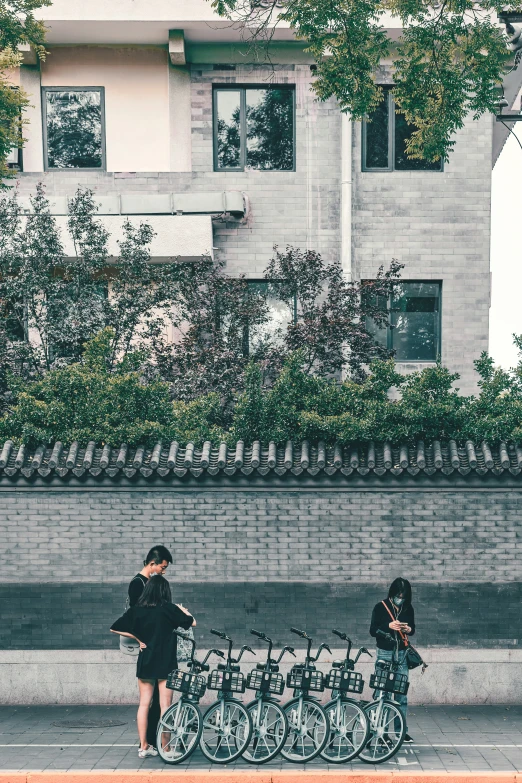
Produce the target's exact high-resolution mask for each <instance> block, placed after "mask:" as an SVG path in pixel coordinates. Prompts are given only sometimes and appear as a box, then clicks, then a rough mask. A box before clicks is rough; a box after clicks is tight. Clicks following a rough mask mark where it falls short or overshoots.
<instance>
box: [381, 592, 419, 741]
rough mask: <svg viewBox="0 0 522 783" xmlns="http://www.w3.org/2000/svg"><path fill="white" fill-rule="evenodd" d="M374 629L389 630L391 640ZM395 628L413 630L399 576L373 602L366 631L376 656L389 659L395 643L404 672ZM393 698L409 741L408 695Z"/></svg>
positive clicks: (403, 652) (404, 671) (401, 644)
mask: <svg viewBox="0 0 522 783" xmlns="http://www.w3.org/2000/svg"><path fill="white" fill-rule="evenodd" d="M378 631H384V632H385V633H388V634H391V635H392V636H393V637H394V639H395V641H394V642H391V641H390V640H388V639H385V638H383V637H382V636H381V635H380V634H379V635H377V632H378ZM399 631H401V632H402V634H403V635H406V636H413V634H414V633H415V613H414V611H413V606H412V605H411V585H410V583H409V582H408V580H407V579H401V578H399V579H395V580H394V581H393V582H392V583H391V585H390V589H389V590H388V597H387V598H386V600H385V601H379V603H378V604H375V606H374V609H373V612H372V620H371V624H370V634H371V636H374V637H376V639H377V660H381V661H391V660H392V656H393V651H394V649H395V648H396V646H397V645H398V650H399V672H400V674H405V675H406V676H408V666H407V665H406V660H405V658H406V645H405V644H404V640H403V638H402V636H401V634H400V633H399ZM395 700H396V701H397V702H398V703H399V705H400V708H401V710H402V713H403V715H404V720H405V722H406V736H405V738H404V742H413V740H412V738H411V737H410V735H409V734H408V724H407V709H408V697H407V696H402V695H400V694H395Z"/></svg>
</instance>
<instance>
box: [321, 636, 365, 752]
mask: <svg viewBox="0 0 522 783" xmlns="http://www.w3.org/2000/svg"><path fill="white" fill-rule="evenodd" d="M332 633H334V634H335V635H336V636H338V637H339V639H342V640H343V641H345V642H347V644H348V647H347V651H346V657H345V658H344V660H342V661H334V662H333V664H332V665H333V668H332V670H331V671H330V673H329V674H327V676H326V683H325V684H326V687H327V688H330V689H331V690H332V699H331V701H329V702H328V703H327V704H326V705H325V706H324V710H325V712H326V714H327V716H328V718H329V720H330V736H329V738H328V742H327V743H326V745H325V746H324V748H323V750H322V751H321V756H322V758H323V759H325V760H326V761H329V762H330V763H332V764H342V763H345V762H347V761H351V760H352V759H354V758H355V757H356V756H358V755H359V753H360V752H361V750H362V749H363V748H364V747H365V745H366V743H367V742H368V739H369V736H370V722H369V720H368V717H367V715H366V713H365V711H364V709H363V708H362V707H361V706H360V705H359V704H358V702H356V701H355V700H354V699H352V698H350V697H349V696H348V694H350V693H359V694H360V693H362V692H363V689H364V680H363V678H362V675H361V674H359V672H356V671H354V669H355V666H356V665H357V662H358V660H359V658H360V657H361V655H369V656H370V657H372V655H371V653H370V651H369V650H367V649H366V647H361V648H360V650H359V651H358V653H357V655H356V657H355V660H352V659H351V658H350V653H351V651H352V642H351V640H350V639H349V638H348V636H347V635H346V634H345V633H342V632H341V631H337V630H335V629H334V630H333V631H332Z"/></svg>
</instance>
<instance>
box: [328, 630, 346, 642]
mask: <svg viewBox="0 0 522 783" xmlns="http://www.w3.org/2000/svg"><path fill="white" fill-rule="evenodd" d="M332 633H334V634H335V635H336V636H338V637H339V639H342V640H343V642H346V641H350V640H349V639H348V637H347V636H346V634H345V633H342V632H341V631H337V630H336V629H335V628H333V629H332Z"/></svg>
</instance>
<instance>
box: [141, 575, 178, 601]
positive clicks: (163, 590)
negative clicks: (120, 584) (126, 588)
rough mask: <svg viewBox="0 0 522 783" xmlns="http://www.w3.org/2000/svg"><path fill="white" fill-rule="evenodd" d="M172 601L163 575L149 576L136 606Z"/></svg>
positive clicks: (168, 586)
mask: <svg viewBox="0 0 522 783" xmlns="http://www.w3.org/2000/svg"><path fill="white" fill-rule="evenodd" d="M165 603H172V593H171V592H170V585H169V583H168V582H167V580H166V579H165V577H164V576H159V575H158V576H151V578H150V579H149V581H148V582H147V584H146V585H145V588H144V590H143V593H142V594H141V596H140V598H139V600H138V606H160V605H161V604H165Z"/></svg>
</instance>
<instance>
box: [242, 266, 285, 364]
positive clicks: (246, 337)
mask: <svg viewBox="0 0 522 783" xmlns="http://www.w3.org/2000/svg"><path fill="white" fill-rule="evenodd" d="M277 282H279V281H277V280H267V279H266V278H264V277H247V278H246V283H247V285H252V284H254V285H255V284H256V283H257V284H258V285H259V283H264V284H266V285H270V284H271V283H272V284H274V283H277ZM279 301H281V302H282V301H283V300H282V299H280V300H279ZM292 323H294V324H296V323H297V294H294V306H293V308H292ZM243 354H244V356H250V330H249V324H248V323H247V324H245V326H244V327H243Z"/></svg>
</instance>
